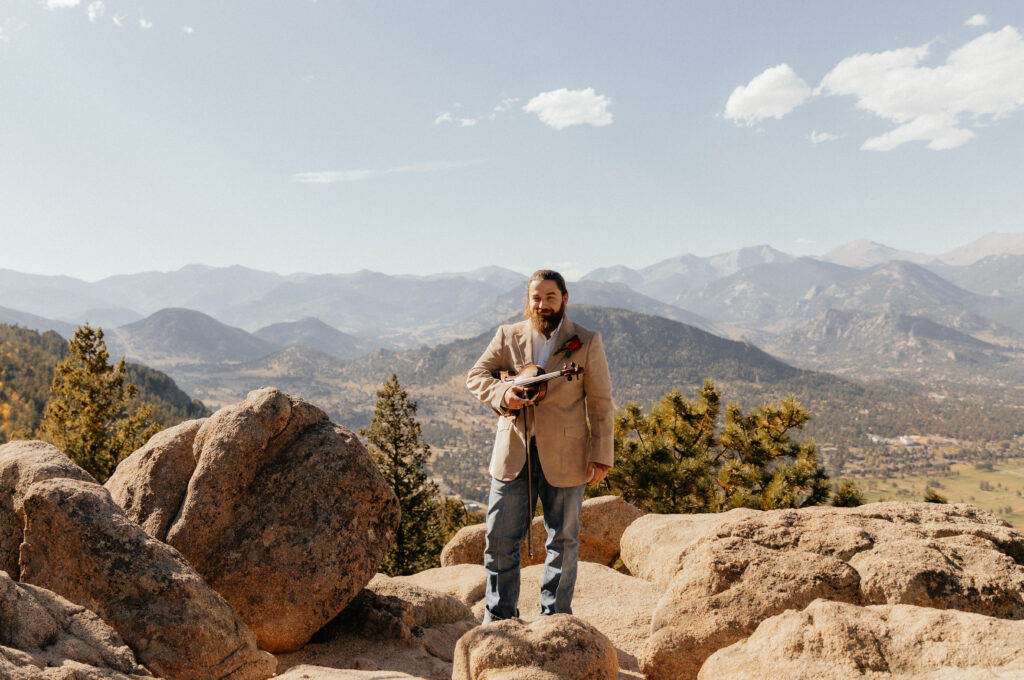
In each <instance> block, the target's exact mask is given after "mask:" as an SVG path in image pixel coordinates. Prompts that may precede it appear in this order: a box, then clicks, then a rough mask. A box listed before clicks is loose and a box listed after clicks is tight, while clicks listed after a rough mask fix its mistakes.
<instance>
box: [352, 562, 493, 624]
mask: <svg viewBox="0 0 1024 680" xmlns="http://www.w3.org/2000/svg"><path fill="white" fill-rule="evenodd" d="M366 589H367V590H370V591H373V592H374V593H376V594H377V595H387V596H390V597H396V598H398V599H400V600H403V601H405V602H408V603H409V605H410V606H411V607H412V616H413V621H415V622H416V625H418V626H420V627H422V628H431V627H433V626H438V625H441V624H445V623H455V622H456V621H461V620H462V619H464V618H466V617H468V616H472V615H473V614H472V612H470V611H469V607H467V606H466V605H465V604H463V603H462V602H460V601H459V600H457V599H455V598H454V597H452V596H451V595H448V594H446V593H442V592H439V591H437V590H433V589H431V588H426V587H423V586H419V585H416V584H414V583H410V582H408V581H407V580H405V579H403V578H401V577H398V578H391V577H390V576H386V575H384V574H377V575H376V576H374V577H373V580H371V581H370V583H369V584H368V585H367V586H366Z"/></svg>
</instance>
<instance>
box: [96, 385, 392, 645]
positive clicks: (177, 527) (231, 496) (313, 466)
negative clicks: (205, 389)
mask: <svg viewBox="0 0 1024 680" xmlns="http://www.w3.org/2000/svg"><path fill="white" fill-rule="evenodd" d="M180 434H181V437H180V438H179V439H176V440H174V441H161V442H153V443H152V444H153V445H152V446H150V445H147V447H144V448H143V449H142V450H141V451H139V452H137V453H136V454H133V456H132V457H129V459H127V460H126V461H125V462H124V463H122V465H125V464H128V467H129V469H132V470H136V471H137V472H136V473H134V474H138V475H140V476H141V477H142V479H140V480H138V481H133V482H132V483H131V484H121V483H120V481H119V488H122V489H144V490H148V492H143V493H139V492H128V491H125V492H121V491H118V492H117V493H118V498H119V499H120V500H121V501H122V502H123V503H124V504H125V507H126V509H127V510H128V511H129V513H130V514H131V516H132V517H133V519H135V520H136V521H137V522H139V523H140V524H143V525H145V526H147V527H155V530H156V531H157V533H156V534H154V535H155V536H156V537H157V538H159V539H161V540H165V541H166V542H167V543H169V544H170V545H172V546H174V547H175V548H177V549H178V550H180V551H181V553H182V554H183V555H184V556H185V557H186V558H187V559H188V561H189V562H190V563H191V564H192V565H193V566H195V568H196V569H197V570H198V571H199V572H200V573H201V574H202V575H203V576H204V577H205V578H206V580H207V581H208V582H209V583H210V585H211V586H213V588H214V589H216V590H217V592H219V593H221V594H222V595H223V596H224V597H225V598H226V599H227V601H228V602H230V603H231V605H232V606H233V607H234V608H235V609H236V610H237V611H238V614H239V616H240V617H241V618H242V620H243V621H245V622H246V623H247V624H248V625H249V626H250V627H251V628H252V630H253V632H255V634H256V638H257V640H258V641H259V644H260V646H261V647H262V648H264V649H267V650H269V651H274V652H280V651H287V650H294V649H298V648H299V647H301V646H302V645H303V644H305V643H306V642H307V641H308V640H309V639H310V637H311V636H312V635H313V633H315V632H316V631H317V630H318V629H319V628H321V627H322V626H323V625H324V624H326V623H327V622H328V621H330V620H331V619H332V618H333V617H334V616H335V615H337V614H338V613H339V612H340V611H341V610H343V609H344V608H345V606H346V605H347V604H348V603H349V602H350V601H351V600H352V598H354V597H355V595H356V593H358V592H359V591H360V590H361V589H362V588H363V587H364V586H365V585H366V584H367V583H368V582H369V581H370V579H371V578H373V575H374V574H375V573H376V571H377V567H378V566H379V565H380V563H381V561H382V560H383V558H384V554H385V553H386V552H387V550H388V548H389V547H390V546H391V542H392V540H393V537H394V532H395V530H396V528H397V526H398V522H399V508H398V499H397V498H396V497H395V494H394V492H393V491H392V490H391V488H390V487H389V486H388V485H387V483H386V482H385V480H384V478H383V476H382V475H381V474H380V472H379V470H378V469H377V466H376V464H375V463H374V461H373V459H372V458H371V456H370V454H369V453H368V452H367V451H366V449H365V448H363V446H362V444H360V443H359V440H358V439H357V438H356V436H355V435H354V434H353V433H352V432H351V431H349V430H347V429H346V428H344V427H341V426H340V425H335V424H333V423H331V422H330V421H329V420H328V418H327V415H326V414H325V413H324V412H323V411H321V410H320V409H319V408H317V407H316V406H314V405H313V404H310V403H309V402H306V401H304V400H302V399H298V398H295V397H290V396H289V395H287V394H284V393H283V392H280V391H278V390H276V389H273V388H263V389H260V390H256V391H254V392H251V393H250V394H249V395H248V396H247V397H246V399H245V401H243V402H241V403H239V404H236V405H234V406H231V407H228V408H224V409H221V410H220V411H218V412H217V413H215V414H214V415H213V416H211V417H210V418H208V419H206V420H205V421H204V422H203V423H202V424H201V426H200V427H199V428H198V430H197V432H196V433H195V438H194V442H193V444H192V455H193V457H194V460H195V466H194V469H193V470H192V471H191V474H190V476H188V478H187V479H186V478H185V475H184V474H181V471H182V470H184V469H185V468H186V467H187V466H185V465H184V464H181V465H179V464H174V465H172V464H167V465H157V464H155V463H154V464H151V465H147V464H146V461H150V460H158V459H161V452H162V455H163V457H167V458H171V457H173V458H174V459H175V460H178V459H179V458H182V456H180V455H179V454H178V453H172V451H173V452H179V451H180V450H185V449H187V436H186V433H184V432H182V433H180ZM136 455H138V459H135V460H133V458H135V456H136ZM126 475H127V471H126ZM115 476H116V477H118V478H119V479H120V469H119V470H118V474H117V475H115ZM147 493H148V495H147ZM140 497H146V498H149V499H151V500H152V502H139V503H136V502H134V501H132V499H134V498H140ZM175 499H180V502H179V501H176V500H175ZM176 503H177V505H175V504H176ZM156 517H159V521H157V520H156V519H154V518H156ZM168 517H171V518H173V520H172V521H171V522H170V524H169V525H166V522H165V519H166V518H168ZM165 525H166V534H165V533H163V531H162V529H161V528H162V527H163V526H165Z"/></svg>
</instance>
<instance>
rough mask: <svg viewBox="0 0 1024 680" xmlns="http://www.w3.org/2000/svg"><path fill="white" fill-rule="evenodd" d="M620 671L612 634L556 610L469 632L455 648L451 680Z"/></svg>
mask: <svg viewBox="0 0 1024 680" xmlns="http://www.w3.org/2000/svg"><path fill="white" fill-rule="evenodd" d="M618 672H619V664H618V662H617V660H616V657H615V647H614V645H612V643H611V641H610V640H609V639H608V638H606V637H605V636H604V635H602V634H601V632H600V631H598V630H597V629H596V628H594V627H593V626H591V625H589V624H587V623H584V622H583V621H581V620H580V619H578V618H576V617H574V616H570V615H569V614H555V615H553V616H542V617H540V618H539V619H537V620H536V621H533V622H532V623H529V624H528V623H525V622H523V621H520V620H519V619H506V620H504V621H496V622H494V623H490V624H488V625H486V626H480V627H478V628H474V629H473V630H471V631H470V632H468V633H466V634H465V635H464V636H463V637H462V638H461V639H460V640H459V642H458V645H457V646H456V648H455V664H454V667H453V669H452V680H496V679H498V678H502V679H507V680H513V679H516V680H527V679H530V678H537V679H541V678H543V679H544V680H548V679H550V680H615V678H616V676H617V675H618Z"/></svg>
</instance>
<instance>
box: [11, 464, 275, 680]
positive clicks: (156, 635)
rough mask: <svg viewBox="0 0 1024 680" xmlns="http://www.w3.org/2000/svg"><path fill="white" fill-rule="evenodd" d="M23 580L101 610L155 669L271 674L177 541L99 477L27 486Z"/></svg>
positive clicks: (173, 674) (175, 675)
mask: <svg viewBox="0 0 1024 680" xmlns="http://www.w3.org/2000/svg"><path fill="white" fill-rule="evenodd" d="M21 502H22V513H23V515H24V518H25V529H24V535H23V543H22V546H21V560H20V562H21V580H22V581H23V582H25V583H32V584H35V585H38V586H41V587H43V588H46V589H48V590H52V591H53V592H55V593H58V594H59V595H61V596H63V597H65V598H67V599H68V600H71V601H72V602H74V603H75V604H78V605H81V606H83V607H85V608H87V609H89V610H91V611H93V612H95V613H96V614H98V615H99V616H100V618H102V619H103V620H104V621H106V622H107V623H108V624H110V625H111V626H112V627H113V628H114V629H115V630H116V631H117V632H118V634H119V635H120V636H121V638H122V639H124V640H125V642H127V643H128V644H129V645H130V646H131V648H132V649H133V650H134V651H135V654H136V657H137V658H138V660H139V661H140V662H142V663H143V664H145V665H146V666H147V667H148V668H149V669H150V670H151V671H153V672H154V673H156V674H157V675H159V676H161V677H165V678H170V679H181V680H186V679H189V680H190V679H195V680H200V679H205V678H227V677H230V678H232V680H243V679H248V678H252V679H259V680H262V679H263V678H267V677H269V676H270V675H272V674H273V672H274V667H275V661H274V659H273V657H272V656H270V655H269V654H267V653H265V652H261V651H259V650H257V649H256V644H255V642H256V641H255V639H254V637H253V635H252V633H251V632H250V631H249V630H248V628H246V627H245V625H244V624H243V623H242V622H241V621H239V619H238V617H237V616H236V615H235V612H234V610H232V608H231V606H230V605H229V604H228V603H227V602H225V601H224V599H223V598H221V597H220V596H219V595H218V594H217V593H215V592H214V591H213V590H212V589H211V588H210V587H209V586H208V585H207V584H206V582H205V581H204V580H203V579H202V577H201V576H200V575H199V574H198V573H197V572H196V570H195V569H193V568H192V566H191V565H189V564H188V562H186V561H185V559H184V558H183V557H182V556H181V555H180V554H179V553H178V551H176V550H174V549H173V548H171V547H169V546H167V545H165V544H163V543H161V542H160V541H158V540H156V539H154V538H153V537H151V536H150V535H149V534H147V533H146V532H144V531H143V530H142V529H141V528H139V526H138V525H137V524H135V523H134V522H132V521H131V520H130V519H128V517H126V516H125V514H124V512H123V511H122V510H121V509H120V508H119V507H118V506H117V504H115V503H114V502H113V500H111V498H110V494H109V493H108V492H107V491H106V489H104V488H103V487H102V486H100V485H99V484H97V483H96V482H86V481H81V480H78V479H60V478H53V479H47V480H44V481H40V482H36V483H35V484H33V485H32V486H30V487H29V488H28V489H27V490H26V491H25V493H24V496H23V498H22V499H21Z"/></svg>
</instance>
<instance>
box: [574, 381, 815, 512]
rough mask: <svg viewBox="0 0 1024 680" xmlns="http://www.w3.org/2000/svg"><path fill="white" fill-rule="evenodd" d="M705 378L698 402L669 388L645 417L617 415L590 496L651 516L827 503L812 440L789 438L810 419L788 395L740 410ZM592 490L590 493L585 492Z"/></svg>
mask: <svg viewBox="0 0 1024 680" xmlns="http://www.w3.org/2000/svg"><path fill="white" fill-rule="evenodd" d="M720 413H721V394H720V393H719V392H718V390H717V389H716V388H715V385H714V383H713V382H711V381H710V380H708V381H705V383H704V385H703V387H702V388H701V389H700V390H698V391H697V399H696V400H693V401H691V400H688V399H685V398H684V397H683V396H682V395H681V394H680V392H679V390H674V391H672V392H670V393H668V394H666V395H665V396H664V397H663V398H662V400H661V401H659V402H658V403H656V404H655V405H654V406H652V407H651V409H650V412H649V413H648V414H644V412H643V411H642V410H641V409H640V407H639V406H637V405H636V404H629V405H628V406H626V408H625V409H623V410H622V411H620V412H619V413H618V414H617V415H616V418H615V467H613V468H612V469H611V470H610V471H609V473H608V477H607V482H606V483H605V485H604V486H603V487H602V488H601V489H599V490H597V491H596V493H613V494H617V495H621V496H623V497H624V498H625V499H626V500H628V501H629V502H630V503H633V504H634V505H636V506H637V507H639V508H640V509H642V510H646V511H648V512H655V513H697V512H722V511H725V510H731V509H732V508H738V507H747V508H755V509H759V510H767V509H771V508H788V507H801V506H803V505H816V504H820V503H823V502H825V501H826V500H827V499H828V496H829V488H828V476H827V475H826V473H825V470H824V468H822V466H821V465H820V464H819V463H818V458H817V448H816V447H815V445H814V443H813V442H810V441H805V442H799V443H798V442H794V441H792V440H791V438H790V433H791V432H792V431H793V430H799V429H801V428H802V427H803V426H804V424H806V423H807V421H808V420H809V419H810V415H809V414H808V413H807V411H806V410H805V409H804V408H803V407H802V406H801V405H800V404H799V403H798V402H796V400H795V399H793V398H792V397H789V398H786V399H783V400H781V401H779V402H778V403H775V404H765V405H763V406H761V407H759V408H756V409H753V410H752V411H750V412H749V413H747V414H744V413H743V411H742V409H740V408H739V407H738V406H735V405H731V404H730V405H729V406H727V407H726V409H725V419H724V421H725V422H724V427H722V428H720V427H719V415H720ZM591 493H594V492H591Z"/></svg>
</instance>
